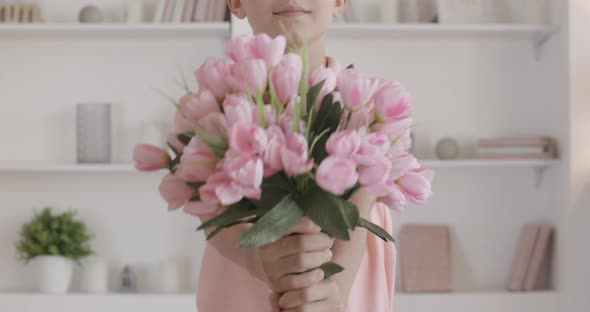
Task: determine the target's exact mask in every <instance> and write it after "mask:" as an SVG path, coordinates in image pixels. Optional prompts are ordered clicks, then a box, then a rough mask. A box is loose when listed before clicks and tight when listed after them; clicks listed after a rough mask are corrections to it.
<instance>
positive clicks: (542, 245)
mask: <svg viewBox="0 0 590 312" xmlns="http://www.w3.org/2000/svg"><path fill="white" fill-rule="evenodd" d="M552 238H553V227H552V226H551V225H549V224H542V225H541V226H540V227H539V234H538V238H537V240H536V242H535V248H534V249H533V253H532V255H531V261H530V264H529V267H528V269H527V271H526V278H525V281H524V290H525V291H530V290H542V289H548V288H549V271H550V266H551V253H552V252H551V250H552Z"/></svg>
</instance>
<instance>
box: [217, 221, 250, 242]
mask: <svg viewBox="0 0 590 312" xmlns="http://www.w3.org/2000/svg"><path fill="white" fill-rule="evenodd" d="M250 222H251V221H250V220H246V221H242V220H240V221H236V222H232V223H230V224H227V225H225V226H224V225H220V226H218V227H217V228H215V230H213V231H212V232H211V233H209V235H207V238H206V239H207V240H210V239H212V238H213V237H215V236H216V235H217V234H219V233H221V231H222V230H223V229H227V228H230V227H232V226H234V225H238V224H243V223H250Z"/></svg>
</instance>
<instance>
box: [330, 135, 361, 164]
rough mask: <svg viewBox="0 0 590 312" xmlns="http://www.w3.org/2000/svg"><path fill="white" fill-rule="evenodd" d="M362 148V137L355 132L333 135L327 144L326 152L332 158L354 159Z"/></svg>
mask: <svg viewBox="0 0 590 312" xmlns="http://www.w3.org/2000/svg"><path fill="white" fill-rule="evenodd" d="M360 146H361V137H360V136H359V134H358V133H357V132H356V131H355V130H345V131H339V132H335V133H333V134H332V135H331V136H330V138H329V139H328V141H327V142H326V150H327V151H328V154H329V155H330V156H338V157H344V158H348V157H352V156H353V155H354V154H356V152H357V151H358V149H359V147H360Z"/></svg>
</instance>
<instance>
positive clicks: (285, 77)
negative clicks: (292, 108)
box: [270, 53, 303, 103]
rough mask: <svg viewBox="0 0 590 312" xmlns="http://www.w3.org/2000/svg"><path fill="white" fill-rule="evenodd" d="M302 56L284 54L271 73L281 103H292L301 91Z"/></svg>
mask: <svg viewBox="0 0 590 312" xmlns="http://www.w3.org/2000/svg"><path fill="white" fill-rule="evenodd" d="M302 66H303V65H302V64H301V57H300V56H299V55H297V54H294V53H288V54H285V55H284V56H283V58H282V59H281V62H280V63H279V65H278V66H277V67H275V68H274V69H273V70H272V72H271V74H270V77H271V81H272V84H273V86H274V88H275V90H276V92H277V96H278V98H279V100H280V101H281V103H292V102H294V101H295V99H296V98H297V94H298V93H299V84H300V82H301V73H302V72H301V71H302Z"/></svg>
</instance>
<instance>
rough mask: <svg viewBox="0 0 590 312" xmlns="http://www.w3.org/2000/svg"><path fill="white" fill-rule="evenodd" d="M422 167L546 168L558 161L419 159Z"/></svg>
mask: <svg viewBox="0 0 590 312" xmlns="http://www.w3.org/2000/svg"><path fill="white" fill-rule="evenodd" d="M419 162H420V164H421V165H422V166H423V167H427V168H439V169H440V168H482V169H484V168H548V167H551V166H554V165H557V164H558V163H559V160H557V159H550V160H543V159H530V160H528V159H526V160H521V159H516V160H495V159H456V160H435V159H421V160H419Z"/></svg>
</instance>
